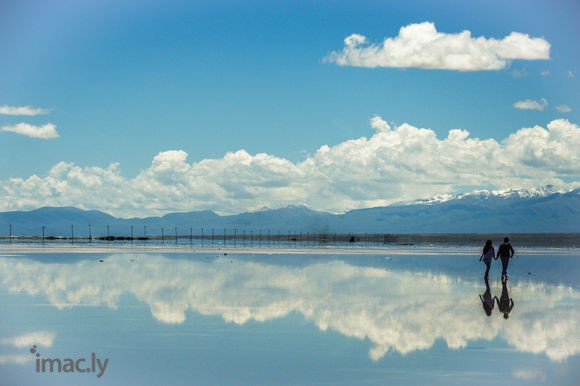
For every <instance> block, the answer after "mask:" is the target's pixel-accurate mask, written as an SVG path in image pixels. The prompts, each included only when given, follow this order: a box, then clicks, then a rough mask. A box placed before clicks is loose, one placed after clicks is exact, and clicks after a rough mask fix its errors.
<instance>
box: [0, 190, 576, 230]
mask: <svg viewBox="0 0 580 386" xmlns="http://www.w3.org/2000/svg"><path fill="white" fill-rule="evenodd" d="M43 227H44V232H45V235H46V236H64V237H69V236H71V234H73V235H74V237H87V236H88V235H89V233H90V235H91V236H92V237H99V236H108V235H110V236H130V235H131V231H133V236H134V237H143V236H160V235H161V234H162V232H164V233H165V235H168V236H170V235H175V232H177V233H178V234H179V235H189V234H190V232H191V233H193V234H200V232H201V229H202V228H203V229H204V231H205V234H209V232H211V230H212V229H214V230H215V232H216V233H217V234H223V232H224V230H226V232H227V233H228V234H233V232H234V229H235V230H236V231H237V232H239V233H241V232H254V233H258V232H259V233H262V234H266V232H272V234H274V233H277V232H280V233H282V234H286V233H288V232H304V233H306V232H310V233H343V234H348V233H359V234H360V233H382V234H405V233H406V234H419V233H575V232H580V188H577V189H574V190H571V191H567V192H559V191H555V190H554V189H553V188H552V187H551V186H546V187H542V188H538V189H532V190H508V191H504V192H492V191H476V192H472V193H468V194H462V195H456V196H438V197H434V198H432V199H428V200H419V201H414V202H411V203H404V204H395V205H389V206H384V207H376V208H367V209H357V210H351V211H348V212H346V213H342V214H333V213H328V212H321V211H317V210H313V209H310V208H308V207H307V206H304V205H292V206H288V207H286V208H279V209H262V210H260V211H257V212H248V213H241V214H236V215H228V216H220V215H218V214H216V213H214V212H212V211H193V212H185V213H170V214H166V215H164V216H161V217H147V218H129V219H124V218H116V217H113V216H111V215H109V214H106V213H103V212H100V211H96V210H88V211H87V210H81V209H78V208H73V207H44V208H39V209H35V210H30V211H13V212H1V213H0V236H8V235H9V234H11V235H12V236H38V235H41V234H42V232H43Z"/></svg>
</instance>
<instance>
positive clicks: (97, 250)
mask: <svg viewBox="0 0 580 386" xmlns="http://www.w3.org/2000/svg"><path fill="white" fill-rule="evenodd" d="M480 250H481V247H480V246H478V245H381V246H369V245H366V246H365V245H354V246H348V245H347V246H297V247H289V246H278V245H274V246H244V245H238V246H215V245H214V246H210V245H206V246H202V245H200V244H197V245H196V244H194V245H185V244H183V245H178V246H176V245H161V244H158V245H147V246H144V245H122V244H110V245H98V244H88V243H87V244H64V243H45V244H44V245H43V244H41V243H12V244H0V256H4V257H6V256H19V255H23V254H57V253H62V254H114V253H143V254H153V253H159V254H236V255H247V254H263V255H280V254H287V255H305V254H308V255H377V254H385V253H388V254H407V255H409V254H429V255H440V254H447V255H448V254H458V255H459V254H461V255H464V254H466V253H467V254H478V253H480ZM540 253H542V254H563V253H564V254H572V255H575V254H578V255H580V249H578V248H569V247H526V246H521V247H517V248H516V255H517V254H540Z"/></svg>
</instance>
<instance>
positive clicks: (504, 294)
mask: <svg viewBox="0 0 580 386" xmlns="http://www.w3.org/2000/svg"><path fill="white" fill-rule="evenodd" d="M501 287H502V288H501V296H500V298H499V299H498V298H497V296H495V297H494V300H496V301H497V308H498V310H499V312H501V313H503V318H504V319H507V318H509V316H510V315H509V314H510V312H511V310H512V308H514V300H513V299H512V298H510V295H509V293H508V289H507V282H506V281H505V280H503V281H502V282H501Z"/></svg>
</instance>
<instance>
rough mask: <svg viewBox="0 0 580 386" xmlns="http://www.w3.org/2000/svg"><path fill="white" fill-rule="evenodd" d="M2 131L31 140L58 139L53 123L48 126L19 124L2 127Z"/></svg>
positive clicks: (0, 129)
mask: <svg viewBox="0 0 580 386" xmlns="http://www.w3.org/2000/svg"><path fill="white" fill-rule="evenodd" d="M0 131H7V132H11V133H16V134H20V135H24V136H26V137H31V138H40V139H54V138H58V132H57V131H56V126H55V125H53V124H52V123H47V124H46V125H42V126H36V125H31V124H30V123H25V122H22V123H18V124H16V125H12V126H2V127H0Z"/></svg>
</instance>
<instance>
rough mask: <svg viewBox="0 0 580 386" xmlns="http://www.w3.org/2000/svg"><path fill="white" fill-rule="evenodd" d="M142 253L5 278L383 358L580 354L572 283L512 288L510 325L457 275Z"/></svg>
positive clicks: (32, 264) (73, 297)
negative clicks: (329, 340)
mask: <svg viewBox="0 0 580 386" xmlns="http://www.w3.org/2000/svg"><path fill="white" fill-rule="evenodd" d="M396 253H397V252H396V251H394V252H393V254H395V258H396V256H397V255H396ZM132 257H133V259H134V260H135V261H134V262H130V261H129V259H128V258H127V255H123V254H120V255H111V256H109V257H107V258H106V259H105V262H104V264H103V265H102V266H101V267H100V269H98V270H95V268H94V262H93V261H90V260H82V261H79V262H74V263H70V264H58V265H56V264H45V263H42V262H39V261H33V260H28V259H11V258H2V257H0V283H2V286H5V287H6V288H10V289H11V290H12V291H17V292H18V293H24V294H28V295H30V296H42V297H46V299H47V300H48V301H49V302H50V304H52V305H53V306H55V307H56V308H58V309H68V308H73V307H79V306H86V305H91V306H95V305H101V306H106V307H109V308H112V309H115V308H117V307H118V305H119V303H120V301H121V299H122V298H123V297H124V296H126V295H131V296H134V297H135V298H136V299H138V300H139V301H141V302H143V303H144V304H146V305H147V306H148V307H149V309H150V312H151V315H152V316H153V317H154V318H155V319H156V320H158V321H160V322H162V323H167V324H179V323H184V322H185V320H186V318H187V315H190V314H191V313H192V312H193V313H197V314H200V315H212V316H220V317H221V318H222V319H223V320H224V321H226V322H229V323H235V324H240V325H241V324H245V323H247V322H249V321H258V322H264V321H269V320H273V319H275V318H280V317H283V316H286V315H289V314H291V313H298V314H300V315H303V316H304V317H305V319H306V320H309V321H311V322H312V323H314V324H315V325H316V326H317V327H318V328H319V329H320V330H322V331H326V330H332V331H336V332H338V333H340V334H342V335H344V336H347V337H353V338H357V339H361V340H363V339H368V340H369V341H370V342H371V343H372V348H371V349H370V351H369V357H370V358H371V359H373V360H379V359H380V358H382V357H383V356H384V355H385V354H386V353H387V352H389V351H395V352H399V353H402V354H406V353H410V352H414V351H418V350H426V349H429V348H431V347H432V346H433V345H434V344H435V342H437V341H439V340H440V341H443V342H445V343H446V344H447V346H448V347H450V348H452V349H459V348H464V347H466V346H467V345H468V344H469V342H473V341H493V340H494V339H496V338H499V339H502V340H503V341H505V342H506V343H507V344H508V345H510V346H511V347H514V348H515V349H516V350H518V351H520V352H528V353H534V354H544V355H546V356H547V357H548V358H549V359H550V360H553V361H564V360H566V359H567V358H569V357H571V356H574V355H577V354H578V353H579V352H580V340H579V339H578V328H577V321H578V318H579V317H580V308H579V307H578V304H579V302H580V294H579V293H578V291H577V290H575V289H573V288H571V287H567V286H564V285H550V284H546V283H533V282H525V281H523V280H522V281H520V282H518V283H517V284H513V285H510V287H509V294H510V297H511V298H513V299H514V301H515V302H516V309H515V310H517V312H516V311H514V312H513V313H512V315H511V316H510V320H509V323H508V324H506V323H505V320H504V319H503V317H502V314H501V313H500V312H498V310H497V309H496V310H495V311H494V312H493V313H492V315H491V317H489V318H488V317H485V316H484V313H483V310H482V308H481V306H478V304H477V302H478V300H476V299H477V297H478V296H477V294H478V293H482V292H483V291H484V288H481V287H482V286H483V283H481V282H480V281H478V282H473V281H470V280H466V279H465V278H458V277H452V276H448V275H445V274H435V273H430V272H417V271H405V270H403V271H398V270H394V269H393V270H389V271H388V272H386V271H385V269H384V268H383V267H366V266H353V265H350V264H348V263H346V262H344V261H331V260H324V259H321V260H317V263H313V264H307V265H303V264H301V263H297V264H296V266H292V265H290V263H288V264H286V265H282V264H276V263H272V264H265V263H260V262H255V261H249V260H247V259H244V258H240V259H236V258H233V257H230V256H228V258H227V259H221V258H216V259H212V260H211V261H208V260H207V259H206V258H205V257H203V256H202V257H200V258H199V259H195V258H193V259H188V260H179V259H173V260H171V261H169V260H168V259H167V258H165V257H163V256H155V255H151V254H148V255H136V256H134V255H132ZM402 257H403V258H404V257H405V256H402ZM232 259H233V261H232ZM270 260H271V259H270ZM272 261H274V260H272ZM161 267H162V269H161ZM54 288H58V289H59V290H58V291H55V290H54ZM353 288H356V290H355V291H353ZM491 291H492V293H493V294H497V295H498V296H499V294H500V293H501V292H502V287H501V285H500V284H499V283H494V284H493V285H492V289H491ZM385 294H388V296H385ZM474 300H476V303H474ZM434 315H437V317H436V318H434V317H433V316H434ZM474 316H479V317H474ZM531 375H533V374H530V373H526V372H522V371H520V372H516V373H515V374H514V376H519V377H520V378H522V377H530V376H531Z"/></svg>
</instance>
